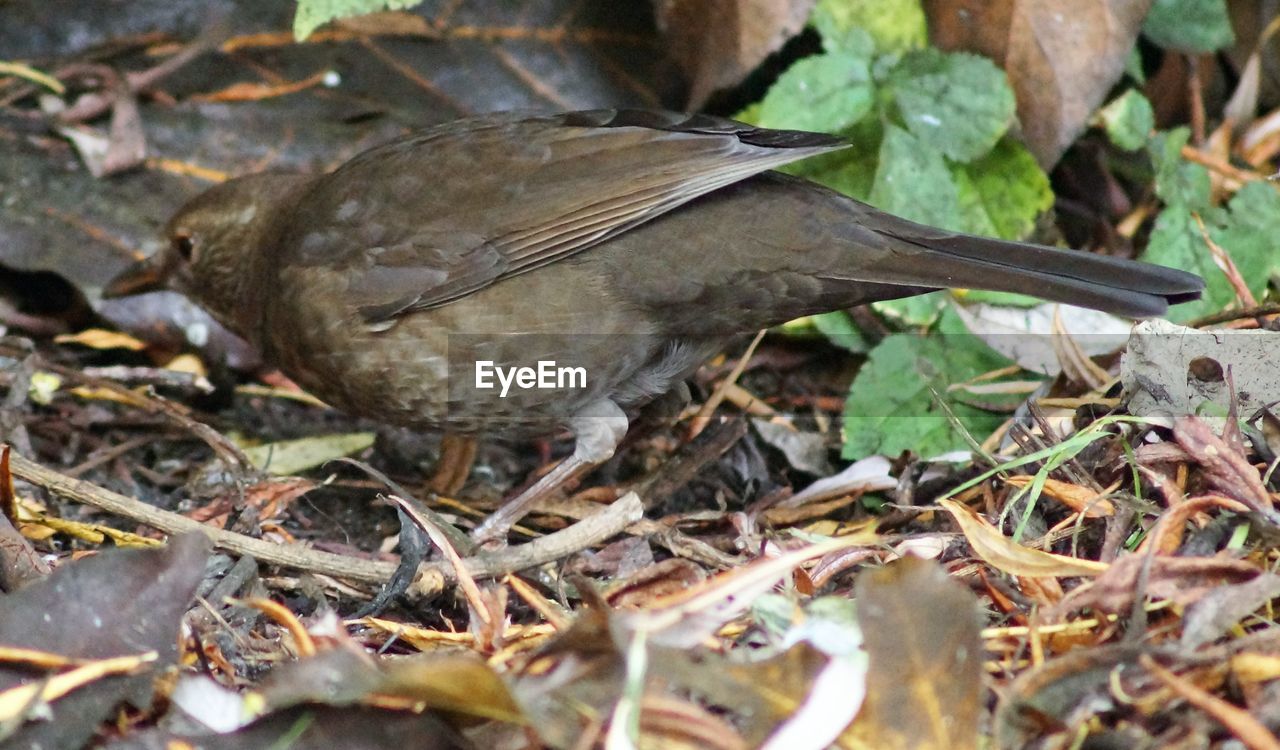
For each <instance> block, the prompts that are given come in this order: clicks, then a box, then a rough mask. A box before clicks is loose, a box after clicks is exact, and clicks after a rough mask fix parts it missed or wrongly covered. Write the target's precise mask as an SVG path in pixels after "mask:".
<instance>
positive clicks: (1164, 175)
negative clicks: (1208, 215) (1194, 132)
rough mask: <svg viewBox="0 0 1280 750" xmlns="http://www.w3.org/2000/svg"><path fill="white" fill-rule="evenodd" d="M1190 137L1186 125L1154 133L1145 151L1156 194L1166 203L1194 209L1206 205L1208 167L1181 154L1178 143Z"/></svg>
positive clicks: (1183, 144)
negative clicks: (1154, 170)
mask: <svg viewBox="0 0 1280 750" xmlns="http://www.w3.org/2000/svg"><path fill="white" fill-rule="evenodd" d="M1190 137H1191V131H1190V130H1188V129H1187V128H1174V129H1173V130H1170V131H1168V132H1165V133H1156V134H1155V135H1154V136H1152V138H1151V142H1150V143H1149V144H1148V145H1147V153H1148V154H1149V155H1150V156H1151V162H1152V163H1153V164H1154V165H1155V168H1156V195H1158V196H1160V199H1161V200H1163V201H1164V202H1165V203H1167V204H1169V205H1170V206H1185V207H1187V208H1188V209H1191V210H1193V211H1198V210H1202V209H1207V208H1208V207H1209V205H1210V193H1211V189H1210V182H1209V170H1207V169H1205V168H1204V167H1202V166H1200V165H1199V164H1192V163H1191V162H1188V161H1186V160H1185V159H1183V158H1182V147H1183V146H1185V145H1187V139H1188V138H1190Z"/></svg>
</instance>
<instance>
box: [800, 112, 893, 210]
mask: <svg viewBox="0 0 1280 750" xmlns="http://www.w3.org/2000/svg"><path fill="white" fill-rule="evenodd" d="M841 135H843V136H844V137H845V138H847V139H848V141H849V148H843V149H840V150H839V151H832V152H831V153H827V154H819V155H818V156H813V157H810V158H808V159H805V160H803V161H799V162H795V163H793V164H787V165H785V166H783V167H781V168H780V169H779V171H782V172H786V173H787V174H792V175H795V176H797V177H804V178H807V179H810V180H813V181H814V182H817V183H818V184H820V185H826V186H827V187H829V188H831V189H832V190H835V191H837V192H840V193H843V194H844V195H847V196H849V197H850V198H857V199H858V200H860V201H865V200H867V198H868V196H870V195H871V186H872V183H873V182H874V180H875V175H876V162H877V160H878V159H879V154H880V141H881V138H882V137H883V135H884V129H883V127H882V126H881V124H880V121H879V120H878V119H877V118H874V117H868V118H866V119H864V120H862V121H861V122H859V123H857V124H856V125H854V126H853V127H851V128H846V129H845V130H844V131H842V132H841Z"/></svg>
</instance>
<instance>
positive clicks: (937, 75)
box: [889, 49, 1015, 161]
mask: <svg viewBox="0 0 1280 750" xmlns="http://www.w3.org/2000/svg"><path fill="white" fill-rule="evenodd" d="M889 85H890V87H891V89H892V93H893V95H894V98H895V99H896V100H897V103H898V111H899V112H901V114H902V119H903V122H904V123H905V124H906V126H907V129H908V130H910V131H911V132H912V133H914V134H915V135H916V136H917V137H918V138H919V139H920V140H921V141H922V142H924V143H927V144H929V145H931V146H933V147H934V148H936V149H938V150H940V151H941V152H942V153H944V154H946V155H947V156H948V157H950V158H952V159H955V160H956V161H972V160H974V159H977V158H978V157H980V156H982V155H983V154H985V153H987V152H988V151H990V150H991V148H992V147H993V146H995V144H996V141H998V140H1000V136H1002V135H1004V133H1005V131H1006V130H1008V129H1009V125H1010V124H1011V123H1012V122H1013V115H1014V107H1015V102H1014V98H1013V91H1012V89H1010V88H1009V83H1008V81H1007V79H1006V78H1005V74H1004V71H1002V70H1000V69H999V68H997V67H996V65H995V63H993V62H991V61H990V60H988V59H986V58H985V57H979V56H977V55H971V54H968V53H962V52H961V53H951V54H947V53H943V52H939V51H937V50H935V49H926V50H920V51H918V52H912V53H910V54H908V55H906V56H905V57H903V58H902V61H901V62H900V63H899V64H898V66H897V68H896V69H895V70H894V71H893V75H892V76H891V79H890V82H889Z"/></svg>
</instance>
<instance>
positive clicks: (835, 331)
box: [808, 310, 871, 354]
mask: <svg viewBox="0 0 1280 750" xmlns="http://www.w3.org/2000/svg"><path fill="white" fill-rule="evenodd" d="M808 320H809V322H811V323H813V327H814V328H817V329H818V331H819V332H821V333H822V335H824V336H826V337H827V339H828V340H830V341H831V343H833V344H835V345H836V346H839V347H842V348H844V349H848V350H849V351H851V352H854V353H856V354H861V353H863V352H865V351H867V350H868V349H870V348H871V344H870V343H869V342H868V341H867V337H866V336H864V335H863V334H862V329H861V328H858V325H857V324H856V323H854V322H853V318H851V317H849V313H847V312H845V311H844V310H835V311H833V312H829V313H822V314H821V315H813V316H811V317H810V318H809V319H808Z"/></svg>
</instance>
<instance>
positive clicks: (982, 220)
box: [951, 138, 1053, 240]
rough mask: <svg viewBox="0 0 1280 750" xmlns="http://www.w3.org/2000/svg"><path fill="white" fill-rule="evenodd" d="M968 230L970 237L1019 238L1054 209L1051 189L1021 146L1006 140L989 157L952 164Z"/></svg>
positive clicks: (1001, 141) (1036, 164) (1024, 235)
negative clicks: (1041, 216)
mask: <svg viewBox="0 0 1280 750" xmlns="http://www.w3.org/2000/svg"><path fill="white" fill-rule="evenodd" d="M951 172H952V176H953V177H954V178H955V182H956V186H957V188H958V191H959V201H960V203H959V205H960V212H961V214H962V217H963V219H964V229H965V231H967V232H970V233H972V234H981V235H986V236H993V237H1002V238H1004V239H1007V240H1020V239H1023V238H1024V237H1026V236H1027V235H1029V234H1031V232H1032V231H1033V230H1034V229H1035V226H1036V219H1037V218H1039V216H1040V214H1042V213H1044V212H1045V211H1048V210H1049V208H1051V207H1052V206H1053V188H1052V187H1051V186H1050V185H1049V176H1048V175H1046V174H1045V173H1044V170H1042V169H1041V168H1040V165H1039V164H1038V163H1037V162H1036V159H1035V157H1034V156H1032V155H1031V152H1030V151H1027V149H1026V147H1025V146H1023V145H1022V144H1021V143H1018V142H1017V141H1015V140H1013V139H1012V138H1002V139H1000V142H999V143H997V144H996V146H995V148H993V149H992V150H991V152H990V153H988V154H987V155H986V156H983V157H980V158H978V159H977V160H975V161H972V162H969V163H968V164H953V165H951Z"/></svg>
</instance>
